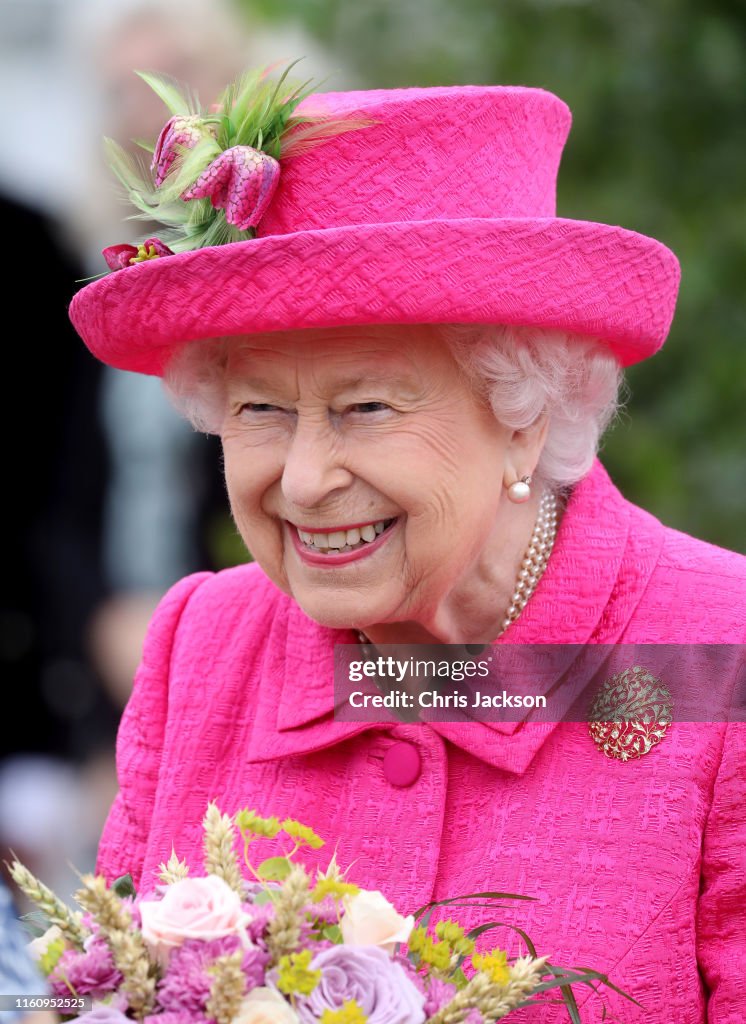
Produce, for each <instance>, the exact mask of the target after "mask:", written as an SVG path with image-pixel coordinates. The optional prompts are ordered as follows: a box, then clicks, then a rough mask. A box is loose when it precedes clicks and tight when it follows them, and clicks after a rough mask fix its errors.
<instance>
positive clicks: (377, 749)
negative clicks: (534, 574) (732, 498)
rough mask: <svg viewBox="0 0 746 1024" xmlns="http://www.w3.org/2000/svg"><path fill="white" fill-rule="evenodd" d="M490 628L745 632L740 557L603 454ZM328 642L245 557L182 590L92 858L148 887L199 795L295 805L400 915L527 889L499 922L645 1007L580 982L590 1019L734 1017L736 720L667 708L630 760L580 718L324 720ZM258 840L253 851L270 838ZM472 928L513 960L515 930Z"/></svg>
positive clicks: (745, 996)
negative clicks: (405, 756)
mask: <svg viewBox="0 0 746 1024" xmlns="http://www.w3.org/2000/svg"><path fill="white" fill-rule="evenodd" d="M503 641H504V642H516V643H622V642H627V643H669V642H670V643H687V642H688V643H692V642H703V643H704V642H706V643H744V642H745V641H746V559H745V558H743V557H741V556H739V555H736V554H733V553H731V552H728V551H724V550H721V549H719V548H716V547H713V546H711V545H708V544H705V543H703V542H701V541H698V540H694V539H692V538H690V537H687V536H686V535H684V534H681V533H678V532H677V531H674V530H671V529H667V528H665V527H663V526H662V525H661V524H660V523H659V522H658V521H657V520H656V519H654V518H653V517H652V516H651V515H649V514H648V513H646V512H644V511H643V510H641V509H639V508H637V507H635V506H634V505H631V504H630V503H629V502H627V501H626V500H625V499H624V498H623V497H622V496H621V495H620V493H619V492H618V491H617V489H616V488H615V487H614V485H613V484H612V482H611V481H610V479H609V477H608V476H607V474H606V472H605V470H604V469H603V467H602V466H601V465H600V463H596V465H595V466H594V468H593V470H592V472H591V473H590V474H589V475H588V476H587V477H586V478H585V479H584V480H583V481H582V482H581V483H580V484H579V485H578V486H577V487H576V488H575V490H574V492H573V496H572V498H571V500H570V503H569V505H568V508H567V511H566V513H565V516H564V518H563V521H562V524H561V528H560V531H559V536H558V539H557V543H556V547H555V550H554V552H553V554H552V557H551V560H550V562H549V566H548V568H547V571H546V573H545V575H544V577H543V578H542V580H541V582H540V584H539V586H538V588H537V590H536V591H535V593H534V596H533V597H532V598H531V600H530V602H529V604H528V605H527V607H526V608H525V610H524V612H523V613H522V615H521V617H520V619H519V620H518V622H517V623H516V624H515V625H514V626H512V627H511V628H510V630H509V631H508V632H507V633H506V634H505V637H504V638H503ZM335 642H337V643H339V642H344V643H352V642H354V637H353V635H352V634H351V633H350V632H348V631H334V630H330V629H327V628H324V627H321V626H319V625H317V624H315V623H314V622H312V621H311V620H309V619H308V618H307V617H306V616H305V614H304V613H303V612H302V611H301V610H300V609H299V608H298V606H297V605H296V604H295V603H294V602H293V601H292V600H291V599H290V598H288V597H287V596H286V595H284V594H282V593H281V592H280V591H278V590H277V589H276V588H275V587H274V585H273V584H272V583H271V582H269V580H268V579H267V578H266V577H265V576H264V574H263V573H262V571H261V569H260V568H259V567H258V566H257V565H255V564H251V565H244V566H239V567H237V568H235V569H229V570H226V571H224V572H220V573H217V574H212V573H197V574H195V575H193V576H190V577H187V578H186V579H183V580H181V581H180V582H179V583H177V584H176V585H175V586H174V587H173V588H172V589H171V590H170V591H169V593H168V594H167V595H166V596H165V597H164V599H163V601H162V603H161V605H160V606H159V608H158V610H157V612H156V614H155V617H154V619H153V622H152V624H151V627H150V631H149V634H148V638H147V641H146V645H145V651H144V656H143V660H142V664H141V667H140V669H139V672H138V674H137V678H136V681H135V687H134V692H133V695H132V698H131V700H130V702H129V704H128V706H127V708H126V710H125V713H124V717H123V719H122V723H121V727H120V731H119V738H118V744H117V762H118V772H119V780H120V787H121V791H120V793H119V795H118V796H117V798H116V801H115V803H114V805H113V807H112V810H111V813H110V816H109V818H108V821H107V823H106V827H105V830H104V834H103V837H102V840H101V845H100V849H99V861H98V867H99V870H100V871H102V872H103V873H104V874H106V876H107V877H108V878H109V879H112V878H114V877H116V876H117V875H119V874H123V873H124V872H126V871H130V872H131V873H132V874H133V876H134V878H135V881H136V884H137V885H138V887H139V888H141V889H142V890H143V891H145V890H148V889H149V888H151V887H152V886H153V884H154V882H155V878H156V872H157V868H158V864H159V863H160V862H161V861H163V860H166V859H167V858H168V856H169V854H170V852H171V848H172V845H173V846H174V847H175V849H176V852H177V853H178V855H179V856H180V857H186V858H187V859H188V860H189V861H190V862H192V863H194V864H195V865H201V856H200V837H201V826H200V822H201V818H202V815H203V813H204V810H205V807H206V804H207V801H208V799H211V798H214V799H216V800H217V801H218V802H219V805H220V806H221V808H222V809H223V810H224V811H226V812H233V811H235V810H236V809H238V808H239V807H243V806H248V807H252V808H255V809H257V810H258V811H259V812H260V813H265V814H270V813H271V814H276V815H279V816H285V815H289V816H293V817H296V818H298V819H299V820H301V821H303V822H305V823H307V824H309V825H312V826H313V827H314V828H315V829H316V830H317V831H318V832H319V833H321V834H322V835H323V836H325V837H327V838H329V839H330V840H332V841H333V840H335V839H336V838H337V837H339V840H340V841H339V848H338V860H339V862H340V863H341V864H342V865H352V868H351V872H350V877H351V878H352V880H354V881H357V882H359V883H360V884H362V885H364V886H366V887H368V888H377V889H380V890H382V891H383V892H384V894H386V895H387V896H388V897H389V899H391V900H393V901H394V902H396V904H397V905H398V907H399V909H401V910H402V911H403V912H407V911H410V910H413V909H414V908H416V907H417V906H420V905H421V904H423V903H425V902H427V901H428V900H430V899H434V898H443V897H446V896H449V895H457V894H459V893H465V892H474V891H478V890H485V889H501V890H504V891H508V892H515V893H523V894H526V895H530V896H533V897H536V898H537V899H536V902H533V903H522V904H519V905H518V909H516V910H514V911H505V912H504V914H503V916H504V919H505V920H507V921H515V922H516V923H518V924H520V925H521V926H523V927H525V929H526V931H527V932H528V934H529V935H530V936H531V937H532V938H533V939H535V941H536V943H537V945H538V947H539V952H540V953H548V954H550V955H551V958H552V960H553V962H556V963H563V964H567V965H581V966H592V967H595V968H599V969H601V970H604V971H606V972H607V973H609V974H610V976H611V980H612V981H614V982H615V983H617V984H619V985H620V986H621V987H622V988H624V989H625V990H626V991H628V992H630V993H631V994H632V995H633V996H634V997H635V998H636V999H637V1000H638V1001H639V1002H640V1003H642V1004H643V1006H644V1009H638V1008H637V1007H636V1006H634V1005H633V1004H632V1003H629V1002H627V1001H626V1000H622V999H621V998H620V997H618V996H616V995H615V994H614V993H613V992H609V991H608V990H603V994H602V996H599V995H595V994H593V993H592V992H591V991H590V990H589V989H588V988H587V987H585V986H578V987H577V988H576V993H577V996H578V1001H579V1003H580V1006H581V1015H582V1017H583V1020H584V1021H589V1022H596V1021H601V1020H602V1019H603V1018H602V1012H603V1004H604V1003H605V1004H606V1006H607V1012H611V1014H612V1015H616V1016H615V1019H616V1020H617V1021H621V1022H623V1024H633V1022H634V1024H642V1022H645V1024H703V1022H704V1021H707V1022H708V1024H744V1022H745V1021H746V724H744V723H736V722H733V723H731V724H729V725H726V724H724V723H685V722H675V723H674V724H673V725H672V726H671V727H670V729H669V731H668V733H667V735H666V737H665V738H664V739H663V741H662V742H661V743H659V744H658V745H657V746H656V747H654V748H653V749H652V750H651V751H650V752H649V753H648V754H646V755H645V756H643V757H641V758H639V759H637V760H633V761H628V762H622V761H619V760H614V759H611V758H607V757H606V756H604V754H603V753H602V752H601V751H599V750H598V749H597V747H596V746H595V745H594V743H593V741H592V740H591V738H590V736H589V733H588V727H587V724H584V723H582V722H580V723H579V722H563V723H560V724H546V723H545V724H530V723H527V724H520V723H503V724H500V723H481V722H470V723H465V724H454V723H431V724H425V723H410V724H404V723H397V724H388V725H386V724H380V723H379V724H376V725H371V724H368V723H362V722H341V721H340V722H335V721H333V720H332V719H331V714H330V712H331V709H332V706H333V696H332V690H331V682H332V657H333V645H334V643H335ZM395 743H398V744H404V745H405V747H406V748H407V749H409V748H412V747H413V748H415V749H416V751H417V753H418V754H419V759H420V762H421V771H420V773H419V775H418V776H417V778H415V779H414V780H412V781H411V783H410V784H409V785H407V786H395V785H393V784H392V783H391V782H390V781H389V777H388V776H387V773H386V771H385V770H384V768H385V765H384V758H385V756H386V753H387V751H388V750H389V749H390V748H391V747H392V745H393V744H395ZM400 749H401V748H400ZM410 752H411V751H410ZM415 760H416V759H415ZM259 845H260V844H257V847H256V848H255V849H257V854H256V859H257V861H258V860H260V859H263V858H264V857H265V856H268V855H270V854H271V853H273V852H274V847H273V844H272V843H267V844H266V845H264V846H262V849H261V850H258V846H259ZM329 853H330V850H329V849H325V850H322V851H320V853H319V855H318V857H317V860H316V862H318V863H319V864H324V863H326V859H327V858H328V856H329ZM313 862H314V861H313V860H312V861H311V863H313ZM459 913H460V916H461V919H462V920H466V921H467V923H469V922H473V920H476V917H475V918H473V919H472V918H469V917H468V916H466V915H465V914H464V912H463V911H461V912H459ZM474 913H475V914H478V912H474ZM483 938H484V939H485V940H488V941H486V942H485V945H487V946H492V945H501V946H502V947H503V948H507V949H508V952H509V954H510V955H514V954H517V953H518V952H525V949H524V948H523V947H522V946H521V944H520V942H519V940H518V939H517V938H516V936H515V933H513V932H511V931H509V930H507V929H501V930H500V931H494V932H488V933H486V935H485V936H483ZM564 1012H565V1011H564V1009H563V1008H561V1007H557V1006H551V1007H547V1008H543V1009H541V1010H532V1011H530V1012H529V1011H525V1010H524V1011H521V1012H520V1014H518V1015H516V1018H515V1019H516V1020H517V1021H518V1020H521V1021H526V1022H534V1021H535V1022H541V1024H548V1022H556V1021H559V1020H564V1019H566V1018H565V1017H564Z"/></svg>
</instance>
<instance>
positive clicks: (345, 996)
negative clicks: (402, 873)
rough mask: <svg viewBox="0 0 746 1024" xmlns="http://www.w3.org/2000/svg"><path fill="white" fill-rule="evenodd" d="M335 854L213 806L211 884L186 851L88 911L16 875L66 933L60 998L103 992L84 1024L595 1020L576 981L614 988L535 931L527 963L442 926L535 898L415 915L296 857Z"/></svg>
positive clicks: (303, 836) (89, 885)
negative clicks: (583, 1008)
mask: <svg viewBox="0 0 746 1024" xmlns="http://www.w3.org/2000/svg"><path fill="white" fill-rule="evenodd" d="M280 834H284V836H286V837H287V839H288V840H289V844H292V849H290V850H289V851H288V852H287V853H286V854H285V855H284V856H275V857H271V858H269V859H267V860H264V861H263V862H262V863H261V864H260V865H259V867H258V868H257V869H255V868H254V867H253V866H252V865H251V863H250V862H249V857H248V851H249V848H250V846H251V845H252V844H253V843H255V842H258V841H261V839H262V838H272V839H273V838H275V837H276V836H278V835H280ZM239 836H240V840H239ZM240 841H242V842H243V854H244V857H243V859H244V861H245V864H246V867H247V869H248V871H249V872H250V873H251V875H252V876H253V880H252V881H246V880H245V878H244V876H243V875H242V871H241V867H240V863H239V857H238V855H237V853H236V846H239V847H240ZM323 845H324V842H323V840H322V839H321V838H320V837H319V836H317V835H316V834H315V833H314V832H313V830H312V829H310V828H309V827H308V826H305V825H302V824H300V823H299V822H297V821H294V820H291V819H286V820H284V821H279V820H278V819H277V818H275V817H269V818H262V817H260V816H259V815H257V814H256V813H255V812H254V811H251V810H248V809H244V810H241V811H239V812H238V813H237V814H235V815H234V816H233V817H232V818H231V817H229V816H228V815H225V814H222V813H221V812H220V810H219V809H218V807H217V806H216V805H215V804H214V803H211V804H210V805H209V806H208V809H207V813H206V815H205V818H204V849H205V862H204V869H205V875H204V876H201V877H193V876H192V875H191V874H190V870H189V867H188V866H187V865H186V863H185V862H183V861H180V860H179V859H178V857H177V856H176V854H175V853H174V852H172V854H171V858H170V859H169V861H168V863H167V864H161V869H160V880H161V883H162V884H161V885H160V886H158V887H157V891H156V892H155V893H153V894H148V895H138V894H135V892H134V888H133V886H132V880H131V878H130V876H128V875H125V876H124V877H123V878H120V879H117V881H116V882H114V884H113V885H112V886H111V887H108V886H107V884H106V881H105V879H104V878H102V877H100V876H93V875H83V876H81V883H82V884H81V888H80V890H79V891H78V893H77V894H76V900H77V902H78V904H79V906H80V908H81V910H79V911H73V910H71V909H70V908H69V907H68V906H67V905H66V904H65V903H63V902H62V901H61V900H60V899H59V898H58V897H56V896H55V895H54V893H53V892H51V890H50V889H48V888H47V887H46V886H44V885H43V884H42V883H41V882H39V881H38V879H36V878H35V877H34V876H33V875H32V874H31V872H30V871H28V869H27V868H25V867H24V866H23V865H22V864H21V863H19V862H18V861H14V863H13V864H12V866H11V874H12V876H13V879H14V880H15V882H16V883H17V885H18V886H19V887H20V888H21V889H22V890H23V892H25V893H26V895H27V896H29V897H30V898H31V899H32V900H33V901H34V902H35V903H36V904H37V905H38V906H39V907H40V909H41V910H42V912H43V914H44V916H45V918H46V923H47V924H48V925H50V927H49V928H48V929H47V931H46V932H45V934H44V935H43V936H41V937H40V938H37V939H36V940H34V942H33V943H32V947H33V948H34V951H35V954H36V955H37V957H38V960H39V966H40V967H41V969H42V971H43V972H44V973H45V974H46V975H47V980H48V983H49V986H50V988H51V990H52V992H53V994H54V995H55V996H60V997H70V996H77V997H83V996H85V997H88V998H90V999H92V1001H93V1003H92V1006H93V1008H92V1010H90V1011H89V1012H88V1013H86V1014H85V1015H84V1017H81V1018H79V1019H81V1020H85V1021H86V1022H87V1024H127V1022H129V1021H132V1020H136V1021H144V1022H145V1024H212V1022H214V1024H316V1022H320V1024H366V1022H367V1024H460V1022H461V1021H467V1022H468V1024H482V1022H483V1021H495V1020H499V1019H501V1018H503V1017H506V1016H507V1015H508V1014H509V1013H510V1012H511V1011H512V1010H514V1009H516V1008H517V1007H520V1006H525V1005H530V1004H531V1003H533V1002H535V1001H536V998H535V997H536V995H537V994H538V993H541V992H543V991H546V990H547V989H551V988H559V990H560V992H561V993H562V997H563V1000H564V1002H565V1005H566V1007H567V1010H568V1013H569V1016H570V1019H571V1020H576V1021H579V1020H580V1017H579V1015H578V1011H577V1004H576V1002H575V999H574V997H573V994H572V987H571V986H572V984H574V983H575V982H581V983H584V984H588V985H591V986H595V984H597V983H598V982H603V983H605V984H607V985H610V982H609V981H608V978H606V976H605V975H602V974H600V973H599V972H597V971H592V970H589V969H587V968H578V969H574V970H569V969H564V968H560V967H557V966H555V965H552V964H550V963H549V961H548V958H547V957H546V956H541V957H539V956H536V951H535V949H534V947H533V945H532V943H531V942H530V940H529V939H528V936H526V935H525V933H524V932H522V931H521V932H520V934H521V935H522V936H523V938H524V941H525V942H526V946H527V949H529V951H530V952H529V954H528V955H526V956H524V957H519V958H517V959H515V960H514V961H513V962H509V961H508V958H507V955H506V953H505V952H504V951H503V950H501V949H498V948H495V949H492V950H490V951H489V952H483V953H478V952H476V949H475V939H476V938H477V937H478V935H480V934H481V933H483V932H485V931H486V930H488V929H490V928H494V927H497V926H498V925H497V922H489V923H486V924H482V925H479V926H478V927H476V928H474V929H472V930H471V931H469V932H465V930H464V929H463V928H462V927H461V926H460V925H459V924H458V922H457V921H455V920H450V919H449V920H440V921H438V923H437V924H435V925H434V927H433V928H431V927H430V919H431V915H432V913H433V910H434V909H435V908H436V907H438V906H448V907H449V912H450V908H451V907H458V906H464V905H473V902H472V901H476V905H478V906H485V905H487V906H495V905H496V901H499V900H501V899H505V898H507V899H521V898H523V899H525V898H526V897H518V896H511V895H510V894H507V893H494V892H490V893H474V894H470V895H469V896H462V897H456V898H453V899H450V900H442V901H436V902H433V903H431V904H428V905H427V906H426V907H422V908H421V909H420V910H418V911H417V912H416V913H414V914H410V915H409V916H406V917H405V916H403V915H401V914H400V913H399V912H398V911H397V910H396V909H395V908H394V907H393V906H392V905H391V904H390V903H389V902H388V900H387V899H385V897H384V896H383V895H382V894H381V893H380V892H372V891H366V890H364V889H360V888H359V887H358V886H356V885H354V884H353V883H352V882H349V881H347V880H346V879H345V877H344V874H345V873H344V872H342V871H341V870H340V869H339V867H338V865H337V862H336V855H335V856H333V857H332V858H331V860H330V862H329V865H328V867H327V869H326V871H324V872H321V871H319V870H317V871H316V873H315V877H313V876H312V875H311V874H310V873H309V872H308V871H307V870H306V869H305V868H304V867H303V866H302V864H301V863H299V862H298V860H297V859H296V858H297V855H298V853H299V851H301V850H302V849H303V848H304V847H307V848H312V849H318V848H319V847H321V846H323ZM490 901H492V902H490ZM405 947H406V951H405ZM610 987H612V988H615V986H613V985H610ZM616 991H620V990H619V989H616ZM622 994H624V993H622ZM68 1019H70V1018H69V1017H68ZM73 1019H78V1018H77V1017H75V1018H73Z"/></svg>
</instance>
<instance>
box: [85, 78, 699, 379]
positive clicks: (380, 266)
mask: <svg viewBox="0 0 746 1024" xmlns="http://www.w3.org/2000/svg"><path fill="white" fill-rule="evenodd" d="M298 112H299V113H303V112H312V113H319V112H328V113H329V114H330V115H331V114H333V115H334V116H336V117H339V116H341V115H349V116H350V117H351V118H354V117H358V118H359V117H363V118H364V119H366V121H368V122H369V123H368V124H366V126H365V127H363V128H358V129H356V130H354V131H350V132H346V133H342V134H340V135H337V136H335V137H334V138H332V139H329V140H328V141H326V142H324V143H323V144H322V145H320V146H318V147H317V148H314V149H311V150H309V151H307V152H304V153H303V154H301V155H297V156H294V157H293V158H291V159H288V160H286V161H283V162H282V171H281V175H280V183H279V187H278V188H277V191H276V192H275V194H274V197H273V199H272V202H271V203H270V205H269V207H268V209H267V211H266V214H265V215H264V217H263V218H262V220H261V222H260V224H259V227H258V230H257V237H256V238H254V239H251V240H248V241H243V242H235V243H232V244H228V245H222V246H211V247H206V248H202V249H196V250H193V251H191V252H185V253H181V254H179V255H174V256H166V257H161V258H158V259H154V260H148V261H145V262H143V263H139V264H136V265H133V266H128V267H124V268H123V269H121V270H118V271H116V272H114V273H112V274H110V275H108V276H107V277H105V278H102V279H100V280H98V281H96V282H94V283H92V284H89V285H88V286H87V287H85V288H83V289H82V290H81V291H80V292H78V293H77V294H76V295H75V297H74V299H73V301H72V304H71V306H70V317H71V319H72V321H73V323H74V325H75V327H76V329H77V330H78V332H79V334H80V335H81V337H82V338H83V340H84V341H85V342H86V344H87V345H88V347H89V348H90V350H91V351H92V352H93V353H94V355H96V356H97V357H98V358H100V359H102V360H103V361H104V362H106V363H110V364H111V365H113V366H117V367H121V368H122V369H127V370H137V371H140V372H142V373H150V374H160V373H162V372H163V369H164V366H165V364H166V363H167V361H168V359H169V357H170V356H171V354H172V353H173V352H174V351H175V350H176V349H177V348H178V347H179V346H180V345H181V344H183V343H184V342H186V341H189V340H192V339H197V338H209V337H218V336H223V335H236V334H251V333H257V332H264V331H277V330H293V329H302V328H313V327H334V326H342V325H345V326H349V325H355V324H373V323H375V324H381V323H392V324H393V323H397V324H402V323H501V324H503V323H505V324H530V325H535V326H540V327H556V328H561V329H564V330H568V331H573V332H576V333H579V334H583V335H589V336H593V337H597V338H599V339H600V340H602V341H604V342H605V343H607V344H608V345H609V347H610V348H611V349H612V350H613V351H614V353H615V354H616V355H617V357H618V358H619V360H620V362H621V363H622V364H623V365H629V364H632V363H635V362H638V361H639V360H641V359H644V358H646V357H647V356H650V355H653V353H655V352H656V351H657V350H658V349H659V348H660V346H661V345H662V344H663V342H664V340H665V338H666V335H667V333H668V330H669V327H670V324H671V320H672V318H673V313H674V307H675V302H676V295H677V291H678V284H679V264H678V261H677V259H676V257H675V256H674V255H673V253H672V252H671V251H670V250H669V249H667V248H666V247H665V246H664V245H662V244H661V243H660V242H658V241H656V240H654V239H652V238H648V237H646V236H644V235H640V234H638V233H636V232H634V231H629V230H627V229H624V228H621V227H616V226H610V225H605V224H596V223H592V222H587V221H578V220H568V219H564V218H560V217H557V216H556V178H557V170H558V167H559V162H560V157H561V155H562V150H563V147H564V144H565V141H566V138H567V134H568V132H569V128H570V121H571V116H570V111H569V109H568V108H567V106H566V105H565V104H564V103H563V102H562V101H561V100H559V99H558V98H557V97H556V96H554V95H552V94H551V93H548V92H545V91H544V90H541V89H528V88H519V87H498V86H484V87H482V86H460V87H450V88H436V89H399V90H375V91H368V92H348V93H326V94H316V95H313V96H309V97H308V98H307V99H306V100H304V102H303V104H302V105H301V106H300V107H299V108H298Z"/></svg>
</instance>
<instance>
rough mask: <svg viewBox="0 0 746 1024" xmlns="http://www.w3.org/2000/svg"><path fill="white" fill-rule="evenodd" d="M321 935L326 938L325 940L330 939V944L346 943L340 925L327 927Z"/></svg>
mask: <svg viewBox="0 0 746 1024" xmlns="http://www.w3.org/2000/svg"><path fill="white" fill-rule="evenodd" d="M321 934H322V935H323V936H324V938H325V939H328V940H329V941H330V942H337V943H341V942H343V941H344V940H343V938H342V929H341V928H340V927H339V925H338V924H330V925H327V926H326V928H324V930H323V931H322V933H321Z"/></svg>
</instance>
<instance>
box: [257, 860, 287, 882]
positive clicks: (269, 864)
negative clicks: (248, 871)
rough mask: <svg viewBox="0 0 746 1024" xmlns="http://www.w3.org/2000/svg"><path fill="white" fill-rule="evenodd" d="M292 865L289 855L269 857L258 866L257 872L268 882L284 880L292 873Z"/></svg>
mask: <svg viewBox="0 0 746 1024" xmlns="http://www.w3.org/2000/svg"><path fill="white" fill-rule="evenodd" d="M291 867H292V865H291V863H290V861H289V860H288V859H287V857H268V858H267V859H266V860H263V861H262V863H261V864H260V865H259V867H258V868H257V874H258V875H259V877H260V878H263V879H265V880H266V881H267V882H282V881H283V880H284V879H286V878H287V876H288V875H289V874H290V869H291Z"/></svg>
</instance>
